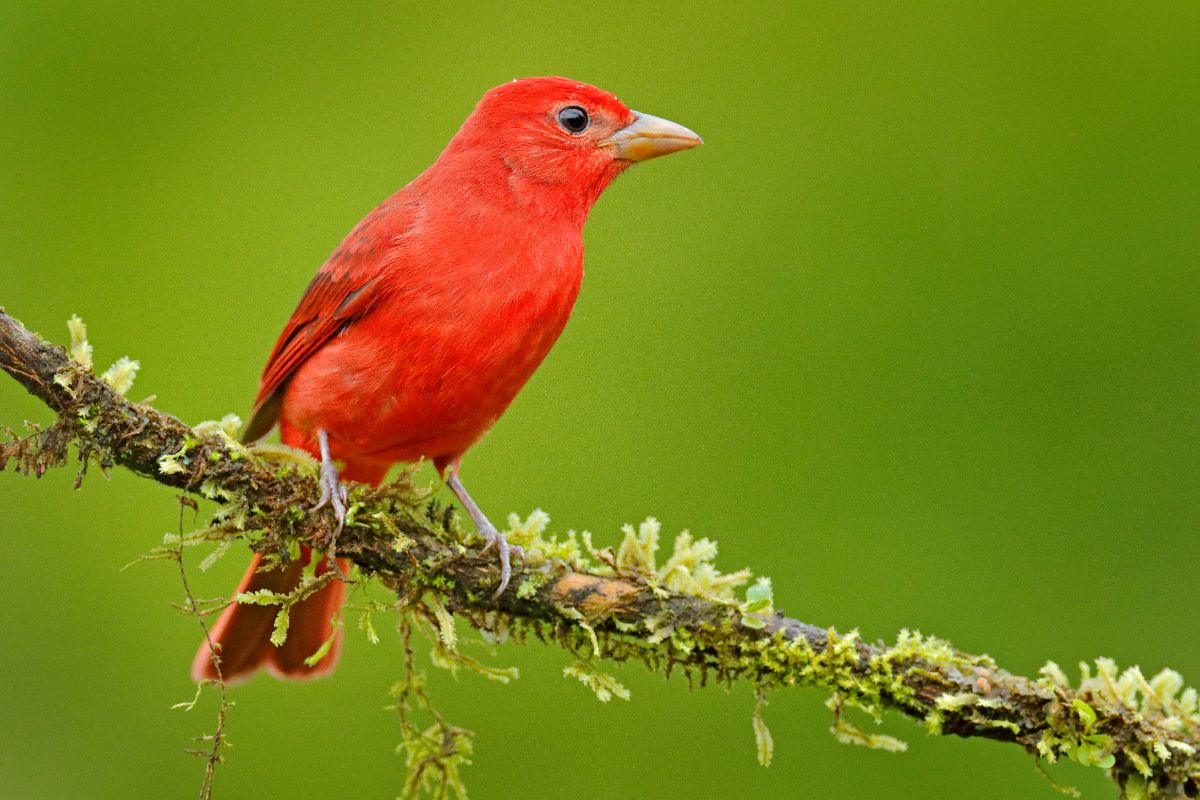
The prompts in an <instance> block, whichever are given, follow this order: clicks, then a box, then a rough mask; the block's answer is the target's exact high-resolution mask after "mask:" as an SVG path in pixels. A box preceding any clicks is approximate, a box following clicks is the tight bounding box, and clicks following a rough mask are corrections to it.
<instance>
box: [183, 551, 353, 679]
mask: <svg viewBox="0 0 1200 800" xmlns="http://www.w3.org/2000/svg"><path fill="white" fill-rule="evenodd" d="M319 557H320V556H319ZM320 558H321V560H320V561H319V562H318V563H317V566H316V574H317V575H321V574H323V573H325V572H327V571H328V570H329V569H330V566H329V560H328V559H327V558H324V557H320ZM311 559H312V551H311V550H310V549H309V548H307V547H305V548H303V549H302V552H301V557H300V558H298V559H293V560H292V561H291V562H290V563H289V564H287V565H286V566H283V567H277V568H275V569H269V570H261V569H260V568H261V566H262V554H261V553H255V554H254V559H253V560H252V561H251V562H250V568H249V569H247V570H246V574H245V575H243V576H242V582H241V583H240V584H239V585H238V588H237V591H238V592H247V593H249V592H257V591H260V590H262V589H266V590H267V591H270V592H273V593H276V594H289V593H291V592H294V591H295V590H296V587H298V586H299V585H300V579H301V578H302V577H303V575H304V568H305V567H306V566H307V565H308V564H309V562H310V560H311ZM338 564H339V566H340V567H341V569H342V571H343V572H344V571H346V570H348V569H349V565H350V562H349V561H347V560H345V559H341V558H339V559H338ZM234 596H235V597H236V596H237V594H236V593H235V594H234ZM344 596H345V584H344V583H343V582H342V581H340V580H337V579H335V580H333V581H330V582H329V583H328V584H326V585H325V586H323V587H321V589H320V590H318V591H317V592H315V593H313V594H312V595H310V596H309V597H306V598H305V599H304V600H301V601H300V602H299V603H296V604H295V605H294V606H292V607H291V609H289V612H288V628H287V638H286V639H285V640H284V642H283V644H282V645H280V646H279V647H276V646H275V645H274V644H272V643H271V632H272V631H273V630H274V627H275V618H276V616H277V615H278V613H279V606H273V605H266V606H263V605H251V604H247V603H238V602H233V603H230V604H229V606H228V607H226V608H225V610H224V611H222V612H221V616H220V618H219V619H218V620H217V622H216V624H215V625H213V626H212V628H211V629H210V630H209V633H208V639H206V640H205V641H204V642H203V643H202V644H201V645H200V649H199V650H197V651H196V657H195V658H194V659H193V660H192V679H193V680H197V681H202V680H216V679H217V678H218V677H220V678H221V679H222V680H224V682H225V683H226V684H232V683H237V682H239V681H242V680H245V679H247V678H249V677H250V676H252V675H253V674H254V673H255V672H256V671H257V670H259V669H260V668H266V669H267V670H268V671H269V672H271V674H273V675H275V676H276V677H277V678H289V679H293V680H306V679H309V678H319V677H321V676H323V675H328V674H329V673H331V672H333V668H334V667H335V666H336V665H337V660H338V655H339V653H340V651H341V646H342V632H341V628H340V627H339V628H338V629H337V630H336V631H335V630H334V625H333V620H334V618H335V617H336V615H337V612H338V609H340V608H341V607H342V600H343V598H344ZM210 641H211V643H212V645H213V647H214V648H215V649H216V652H217V655H218V657H219V662H220V669H219V672H218V667H217V664H215V663H214V660H213V657H212V652H213V651H212V649H210V647H209V642H210ZM327 642H328V643H329V648H328V650H327V651H326V652H325V653H324V655H322V656H321V658H320V659H319V660H317V661H316V662H315V663H314V664H312V665H311V666H310V665H309V664H307V663H306V661H307V660H308V659H309V658H310V657H311V656H313V655H315V654H316V653H317V652H318V651H319V650H320V649H321V648H322V647H323V646H324V645H325V644H326V643H327Z"/></svg>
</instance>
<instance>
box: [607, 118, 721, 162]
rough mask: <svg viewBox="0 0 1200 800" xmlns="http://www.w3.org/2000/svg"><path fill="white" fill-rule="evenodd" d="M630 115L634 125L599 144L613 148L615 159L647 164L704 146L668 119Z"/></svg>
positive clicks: (695, 137)
mask: <svg viewBox="0 0 1200 800" xmlns="http://www.w3.org/2000/svg"><path fill="white" fill-rule="evenodd" d="M633 116H634V119H633V122H631V123H629V124H628V125H626V126H625V127H624V128H621V129H620V130H619V131H617V132H616V133H614V134H613V135H612V136H610V137H608V138H607V139H605V140H604V141H602V142H600V146H601V147H611V148H612V149H613V157H614V158H620V159H624V160H625V161H646V160H648V159H651V158H658V157H659V156H665V155H667V154H668V153H674V152H675V151H677V150H688V149H690V148H692V147H695V146H697V145H701V144H704V140H703V139H701V138H700V137H699V136H697V135H696V134H695V133H693V132H692V131H689V130H688V129H687V128H685V127H683V126H682V125H678V124H676V123H674V122H671V120H669V119H663V118H662V117H653V116H651V115H649V114H639V113H638V112H636V111H634V112H633Z"/></svg>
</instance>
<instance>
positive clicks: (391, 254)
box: [192, 78, 701, 683]
mask: <svg viewBox="0 0 1200 800" xmlns="http://www.w3.org/2000/svg"><path fill="white" fill-rule="evenodd" d="M700 143H701V140H700V137H699V136H697V135H696V134H695V133H693V132H692V131H690V130H688V129H687V128H685V127H683V126H682V125H677V124H675V123H674V122H670V121H668V120H665V119H660V118H658V117H653V116H651V115H649V114H641V113H638V112H636V111H632V110H630V109H629V108H627V107H626V106H625V105H623V104H622V103H621V102H620V101H619V100H618V99H617V98H616V97H614V96H613V95H611V94H609V93H608V92H605V91H602V90H600V89H597V88H596V87H594V86H589V85H587V84H585V83H579V82H578V81H573V80H568V79H566V78H526V79H523V80H516V81H512V82H511V83H506V84H503V85H501V86H497V87H496V88H494V89H492V90H491V91H489V92H487V93H486V94H485V95H484V96H483V98H482V99H481V100H480V101H479V104H478V105H477V106H476V107H475V110H474V111H473V112H472V113H471V115H470V116H469V117H467V120H466V122H464V123H463V126H462V128H461V129H460V130H459V131H458V133H457V134H455V136H454V138H453V139H451V140H450V143H449V144H447V145H446V149H445V150H443V151H442V153H441V155H440V156H438V158H437V160H436V161H435V162H434V163H433V164H432V165H431V166H430V167H429V168H428V169H426V170H425V171H424V172H422V173H421V174H420V175H419V176H417V178H416V179H414V180H413V181H412V182H411V183H409V184H408V185H407V186H405V187H404V188H403V189H401V190H400V191H398V192H396V193H395V194H394V195H392V196H391V197H389V198H388V199H386V200H384V201H383V203H382V204H380V205H379V207H377V208H376V209H375V210H374V211H372V212H371V213H369V214H368V215H367V216H366V217H365V218H364V219H363V220H362V221H361V222H359V223H358V225H356V226H355V227H354V229H353V230H351V231H350V233H349V234H348V235H347V236H346V238H345V239H344V240H342V243H341V244H340V245H338V247H337V249H336V250H334V251H333V254H332V255H331V256H330V257H329V259H328V260H327V261H326V262H325V263H324V265H322V267H321V269H320V270H319V271H318V272H317V274H316V276H315V277H314V278H313V280H312V282H311V283H310V284H309V286H308V289H307V290H306V291H305V293H304V296H303V297H302V298H301V299H300V304H299V305H298V306H297V307H296V310H295V311H294V312H292V316H291V318H290V319H289V320H288V321H287V324H286V325H285V326H284V328H283V332H282V333H281V334H280V336H279V340H278V341H277V342H276V343H275V349H274V350H273V351H272V352H271V355H270V357H269V358H268V359H267V365H266V367H265V369H264V370H263V375H262V380H261V382H260V385H259V390H258V399H257V402H256V404H255V408H254V412H253V414H252V416H251V419H250V423H249V424H248V426H247V428H246V434H245V439H246V441H256V440H258V439H259V438H261V437H262V436H264V435H266V434H267V433H268V432H270V430H271V429H272V428H273V427H274V426H275V425H276V424H278V426H279V429H280V437H281V438H282V440H283V442H284V443H285V444H288V445H291V446H292V447H298V448H301V449H303V450H306V451H308V452H309V453H312V454H313V455H314V456H316V457H318V458H320V459H321V464H322V466H321V473H320V475H321V490H322V499H321V503H320V504H319V505H325V504H328V505H330V506H332V508H333V511H334V513H335V515H336V517H337V520H338V530H340V529H341V525H342V522H343V521H344V519H345V514H346V508H345V500H346V494H345V487H344V486H343V484H342V483H341V481H342V480H343V479H344V480H354V481H362V482H365V483H370V484H375V485H377V484H378V483H379V482H380V481H382V480H383V477H384V475H385V474H386V473H387V470H388V468H389V467H390V466H391V465H392V464H395V463H397V462H413V461H417V460H419V459H422V458H424V459H428V460H430V461H432V462H433V464H434V465H435V466H436V467H437V469H438V471H439V472H440V473H442V474H444V475H445V476H446V483H447V485H448V486H449V487H450V489H451V490H452V491H453V492H454V494H455V495H456V496H457V497H458V499H459V501H460V502H461V504H462V505H463V507H464V508H465V509H466V511H467V513H468V514H469V515H470V517H471V519H472V521H473V522H474V523H475V525H476V527H477V528H478V530H479V533H480V534H481V535H482V536H483V538H484V540H485V541H486V543H487V544H486V545H485V547H484V549H485V550H487V549H489V548H494V549H495V550H496V551H497V554H498V557H499V560H500V567H501V572H500V581H499V583H498V585H497V586H496V592H495V596H496V597H499V596H500V595H501V594H502V593H503V592H504V590H505V588H506V587H507V585H508V581H509V577H510V575H511V559H512V558H513V557H518V558H519V557H521V555H522V554H521V553H520V549H519V548H517V547H514V546H512V545H509V544H508V542H507V541H506V540H505V538H504V536H503V534H501V533H500V532H499V531H497V529H496V527H495V526H494V525H493V524H492V523H491V522H490V521H489V520H488V518H487V517H486V516H485V515H484V513H483V512H482V511H481V510H480V508H479V506H478V505H477V504H476V503H475V501H474V500H473V499H472V498H471V496H470V494H468V493H467V490H466V487H465V486H463V483H462V481H461V480H460V478H459V465H460V463H461V461H462V457H463V454H464V453H466V452H467V450H468V449H469V448H470V447H471V445H473V444H474V443H475V442H477V441H478V440H479V439H480V437H481V436H483V434H484V432H485V431H487V429H488V428H489V427H491V425H492V424H493V423H494V422H495V421H496V420H497V419H498V418H499V417H500V415H501V414H502V413H504V410H505V409H506V408H507V407H508V405H509V403H511V402H512V400H513V398H514V397H515V396H516V394H517V392H518V391H519V390H520V389H521V387H522V386H523V385H524V384H525V381H526V380H528V378H529V376H530V375H532V374H533V371H534V370H535V369H537V366H538V365H539V364H540V363H541V362H542V359H543V358H544V357H545V356H546V353H547V352H549V350H550V347H551V346H552V345H553V344H554V342H555V340H557V339H558V335H559V333H561V332H562V329H563V326H564V325H566V323H567V318H568V317H569V316H570V314H571V308H572V307H573V306H574V304H575V297H576V295H577V294H578V292H579V285H580V281H581V280H582V279H583V235H582V234H583V224H584V221H585V220H586V218H587V214H588V211H589V210H590V209H591V207H592V204H593V203H594V202H595V201H596V198H598V197H599V196H600V193H601V192H603V191H604V189H605V187H606V186H608V184H609V183H611V182H612V180H613V179H614V178H615V177H616V176H617V175H619V174H620V173H621V172H623V171H624V170H625V169H627V168H628V167H629V166H630V165H632V164H633V163H635V162H638V161H645V160H647V159H651V158H655V157H657V156H662V155H666V154H668V153H673V152H676V151H678V150H685V149H688V148H691V147H695V146H697V145H699V144H700ZM335 460H336V461H340V462H341V463H342V465H343V466H342V468H341V470H340V471H339V470H338V468H337V467H336V466H335V463H334V462H335ZM313 557H314V555H313V553H312V552H311V551H310V550H309V549H307V548H304V549H303V550H302V552H301V557H300V558H299V559H294V560H292V561H291V562H289V563H288V564H286V565H282V566H278V567H275V568H273V569H267V570H263V571H260V569H259V568H260V566H261V561H262V556H261V555H259V554H256V555H255V556H254V559H253V560H252V561H251V564H250V567H249V569H247V571H246V574H245V575H244V576H243V578H242V582H241V584H240V585H239V586H238V592H255V591H258V590H262V589H266V590H269V591H271V592H274V593H277V594H287V593H289V592H291V591H294V590H295V589H296V587H297V586H298V584H299V582H300V579H301V577H302V575H303V571H304V569H305V567H306V566H307V565H308V564H309V562H310V561H311V560H312V558H313ZM318 558H319V562H318V564H317V565H316V566H315V569H316V570H317V573H318V574H321V573H324V572H325V571H327V570H329V569H331V568H333V565H332V564H330V563H329V562H330V559H328V558H326V557H324V556H318ZM347 567H348V563H346V562H344V561H343V560H342V559H338V568H339V569H340V570H341V571H342V572H344V571H345V569H346V568H347ZM343 593H344V584H343V582H342V581H341V580H333V581H331V582H330V583H328V584H327V585H326V586H324V587H323V588H322V589H320V590H319V591H318V592H316V593H315V594H313V595H311V596H309V597H308V598H306V599H305V600H303V601H301V602H299V603H297V604H295V605H293V606H292V607H291V609H290V621H289V626H288V635H287V639H286V641H285V642H284V643H283V644H282V645H281V646H278V647H276V646H274V645H273V644H272V643H271V641H270V634H271V630H272V627H273V624H274V619H275V615H276V613H277V609H276V608H275V607H273V606H262V605H250V604H239V603H237V602H233V603H230V605H229V606H228V607H226V608H225V610H224V611H223V612H222V614H221V616H220V618H219V619H218V620H217V622H216V624H215V625H214V626H213V628H212V631H211V634H210V638H211V640H212V642H213V643H215V644H217V645H218V647H217V653H216V655H214V654H213V652H212V651H211V650H210V647H209V644H208V642H205V643H204V644H203V645H201V647H200V649H199V651H198V652H197V653H196V657H195V659H194V660H193V663H192V675H193V677H194V678H195V679H196V680H215V679H217V678H218V677H219V678H220V679H222V680H224V681H225V682H226V683H231V682H235V681H238V680H241V679H245V678H248V677H250V676H251V675H253V674H254V673H255V672H256V671H257V670H258V669H260V668H263V667H265V668H266V669H267V670H268V671H270V672H271V673H273V674H274V675H276V676H278V677H283V678H298V679H303V678H311V677H316V676H320V675H325V674H328V673H329V672H331V671H332V670H333V668H334V665H335V664H336V662H337V658H338V653H339V649H340V645H341V642H340V631H339V632H338V633H336V634H335V631H334V625H333V620H334V617H335V615H336V614H337V612H338V610H339V608H340V607H341V604H342V599H343ZM331 637H332V646H330V647H329V648H328V650H327V651H326V652H325V654H324V655H323V656H322V657H321V658H320V659H319V660H317V661H316V663H314V664H312V665H309V664H306V663H305V662H306V659H308V658H309V657H310V656H312V655H314V654H315V653H316V652H317V651H318V650H319V649H320V648H321V647H322V646H323V645H324V644H325V643H326V642H328V641H329V640H330V639H331Z"/></svg>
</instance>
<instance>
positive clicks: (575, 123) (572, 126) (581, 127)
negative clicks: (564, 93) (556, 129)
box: [558, 106, 592, 133]
mask: <svg viewBox="0 0 1200 800" xmlns="http://www.w3.org/2000/svg"><path fill="white" fill-rule="evenodd" d="M558 124H559V125H561V126H562V129H563V130H564V131H566V132H567V133H583V132H584V131H586V130H587V128H588V125H591V124H592V120H591V119H590V118H589V117H588V113H587V112H586V111H584V110H583V109H582V108H580V107H579V106H567V107H566V108H564V109H563V110H562V111H560V112H558Z"/></svg>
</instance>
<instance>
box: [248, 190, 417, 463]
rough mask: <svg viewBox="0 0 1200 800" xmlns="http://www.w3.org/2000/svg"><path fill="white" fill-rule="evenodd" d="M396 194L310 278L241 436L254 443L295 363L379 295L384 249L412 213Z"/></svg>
mask: <svg viewBox="0 0 1200 800" xmlns="http://www.w3.org/2000/svg"><path fill="white" fill-rule="evenodd" d="M401 195H403V191H401V192H400V193H397V195H395V196H393V197H392V198H390V199H389V200H387V201H386V202H384V203H383V204H382V205H381V206H379V207H378V208H376V209H375V210H374V211H372V212H371V213H370V214H368V215H367V216H366V217H365V218H364V219H363V220H362V221H361V222H360V223H359V224H358V225H356V226H355V227H354V230H352V231H350V233H349V235H347V236H346V238H345V240H343V241H342V244H341V245H340V246H339V247H338V249H337V250H335V251H334V252H333V254H332V255H331V256H330V257H329V259H328V260H327V261H326V262H325V263H324V265H322V267H321V269H320V270H319V271H318V272H317V274H316V275H315V276H314V277H313V279H312V282H311V283H310V284H309V285H308V288H307V289H306V290H305V292H304V296H303V297H302V298H301V299H300V304H299V305H298V306H296V310H295V311H293V312H292V316H291V318H290V319H288V321H287V325H285V326H284V328H283V332H282V333H281V334H279V340H278V341H276V342H275V349H274V350H272V351H271V356H270V357H269V358H268V359H267V365H266V367H264V368H263V374H262V379H261V380H260V382H259V388H258V398H257V399H256V400H255V404H254V411H253V413H252V414H251V417H250V423H249V424H248V425H247V426H246V431H245V433H243V434H242V440H243V441H246V442H254V441H257V440H258V439H261V438H262V437H263V436H265V435H267V433H269V432H270V430H271V428H272V427H274V425H275V422H276V420H277V419H278V417H279V407H280V404H281V403H282V401H283V390H284V388H286V386H287V383H288V381H289V379H291V377H292V375H294V374H295V372H296V370H297V369H299V367H300V365H301V364H303V363H304V362H305V361H307V360H308V359H309V358H310V357H311V356H312V355H313V354H314V353H316V352H317V351H318V350H320V349H321V347H322V346H323V345H324V344H325V343H326V342H328V341H329V340H330V339H332V338H333V337H334V336H336V335H337V334H338V332H340V331H341V330H343V329H344V328H345V327H346V326H347V325H349V324H351V323H352V322H354V321H355V320H358V319H361V318H362V317H363V316H365V315H366V314H368V313H370V311H371V309H372V308H373V307H374V306H375V304H376V302H377V301H378V299H379V298H380V296H381V295H382V294H383V289H384V287H385V284H386V281H385V280H383V276H384V273H385V271H386V267H387V264H388V257H389V253H391V252H392V250H393V249H394V246H395V243H396V241H397V239H398V238H399V237H400V236H402V235H403V234H404V233H405V232H406V231H407V230H409V229H410V228H411V227H412V225H413V222H414V218H415V216H416V206H415V204H414V203H411V202H405V201H404V199H403V198H402V197H401Z"/></svg>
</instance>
